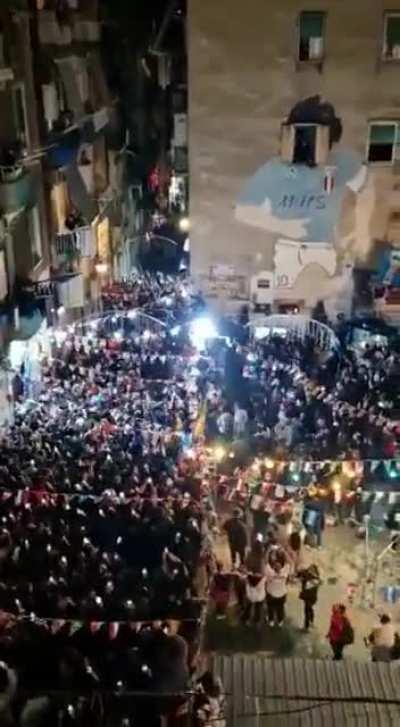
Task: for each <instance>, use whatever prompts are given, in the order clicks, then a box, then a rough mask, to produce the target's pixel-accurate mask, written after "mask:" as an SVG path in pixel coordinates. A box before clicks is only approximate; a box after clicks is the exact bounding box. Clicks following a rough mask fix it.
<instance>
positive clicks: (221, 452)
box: [214, 447, 225, 462]
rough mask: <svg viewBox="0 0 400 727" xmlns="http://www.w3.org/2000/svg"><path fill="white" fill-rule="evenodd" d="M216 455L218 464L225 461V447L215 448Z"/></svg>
mask: <svg viewBox="0 0 400 727" xmlns="http://www.w3.org/2000/svg"><path fill="white" fill-rule="evenodd" d="M214 455H215V459H216V460H217V462H221V460H223V459H224V457H225V450H224V448H223V447H216V448H215V452H214Z"/></svg>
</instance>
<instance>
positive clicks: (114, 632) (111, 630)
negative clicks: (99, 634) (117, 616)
mask: <svg viewBox="0 0 400 727" xmlns="http://www.w3.org/2000/svg"><path fill="white" fill-rule="evenodd" d="M118 632H119V623H118V622H117V621H114V622H113V623H110V624H109V626H108V635H109V637H110V639H111V641H113V640H114V639H116V638H117V636H118Z"/></svg>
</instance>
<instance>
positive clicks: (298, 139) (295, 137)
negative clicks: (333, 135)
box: [281, 124, 330, 167]
mask: <svg viewBox="0 0 400 727" xmlns="http://www.w3.org/2000/svg"><path fill="white" fill-rule="evenodd" d="M329 149H330V144H329V126H322V125H321V124H283V126H282V134H281V159H282V161H284V162H288V163H289V164H306V165H308V166H310V167H313V166H317V165H320V164H326V162H327V160H328V155H329Z"/></svg>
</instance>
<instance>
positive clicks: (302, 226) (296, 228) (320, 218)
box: [235, 147, 367, 243]
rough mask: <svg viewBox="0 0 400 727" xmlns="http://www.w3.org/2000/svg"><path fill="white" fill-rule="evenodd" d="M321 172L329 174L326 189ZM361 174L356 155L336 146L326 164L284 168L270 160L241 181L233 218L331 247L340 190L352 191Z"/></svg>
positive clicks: (362, 169) (361, 180)
mask: <svg viewBox="0 0 400 727" xmlns="http://www.w3.org/2000/svg"><path fill="white" fill-rule="evenodd" d="M327 170H332V171H331V173H332V175H333V184H332V188H331V189H330V190H329V191H328V190H327V189H326V186H327V184H326V180H327ZM366 174H367V170H366V167H365V165H364V164H363V163H362V160H361V158H360V156H359V155H357V154H356V153H355V152H353V151H347V150H345V149H341V148H337V147H336V148H334V149H332V150H331V151H330V154H329V160H328V162H327V165H326V166H319V167H318V166H313V167H310V166H307V165H306V164H293V165H290V164H287V163H285V162H282V161H281V160H280V159H279V158H278V157H276V158H273V159H271V160H270V161H267V162H266V163H265V164H264V165H263V166H262V167H260V168H259V169H258V170H257V171H256V172H255V174H254V175H253V176H252V177H250V179H248V180H247V182H246V183H245V185H244V188H243V190H242V191H241V193H240V195H239V198H238V200H237V205H236V211H235V216H236V219H238V220H239V221H241V222H244V223H246V224H248V225H252V226H254V227H258V228H262V229H264V230H266V231H268V232H271V233H276V234H277V235H279V236H281V237H286V238H289V239H291V240H298V241H299V242H302V241H304V242H329V243H333V241H334V238H335V227H336V226H337V224H338V222H339V219H340V214H341V208H342V202H343V197H344V192H345V190H346V187H348V188H350V189H352V190H353V191H354V192H358V191H359V189H360V188H361V186H362V185H363V183H364V182H365V179H366Z"/></svg>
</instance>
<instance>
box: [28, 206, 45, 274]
mask: <svg viewBox="0 0 400 727" xmlns="http://www.w3.org/2000/svg"><path fill="white" fill-rule="evenodd" d="M29 237H30V241H31V250H32V259H33V265H34V266H35V267H36V265H38V263H40V261H41V259H42V257H43V250H42V235H41V230H40V214H39V208H38V206H37V205H36V207H34V208H33V209H32V210H31V211H30V214H29Z"/></svg>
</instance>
